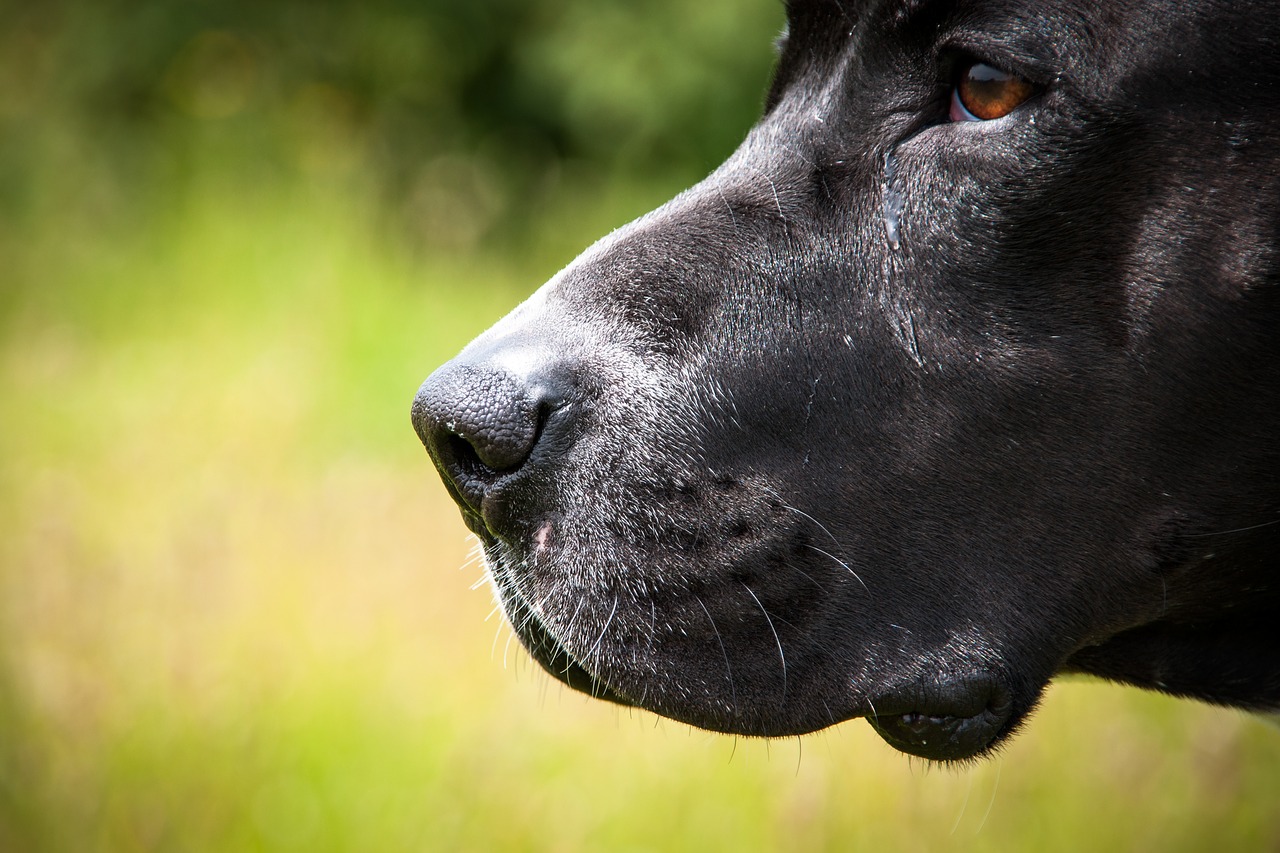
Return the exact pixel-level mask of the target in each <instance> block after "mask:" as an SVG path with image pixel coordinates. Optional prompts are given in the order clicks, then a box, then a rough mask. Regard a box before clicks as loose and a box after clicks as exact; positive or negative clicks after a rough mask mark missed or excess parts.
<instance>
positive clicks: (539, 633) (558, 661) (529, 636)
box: [464, 513, 635, 706]
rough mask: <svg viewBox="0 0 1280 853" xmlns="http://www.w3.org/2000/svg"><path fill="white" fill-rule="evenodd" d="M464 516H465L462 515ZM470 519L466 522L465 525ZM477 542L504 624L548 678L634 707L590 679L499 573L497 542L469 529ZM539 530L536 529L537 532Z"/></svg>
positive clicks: (605, 684)
mask: <svg viewBox="0 0 1280 853" xmlns="http://www.w3.org/2000/svg"><path fill="white" fill-rule="evenodd" d="M464 515H465V513H464ZM471 523H472V519H470V518H469V519H468V524H469V525H470V524H471ZM472 529H473V530H474V531H475V533H476V535H477V536H478V537H479V538H480V542H481V545H482V547H483V548H484V550H485V554H486V555H487V558H488V561H489V577H490V579H491V580H492V582H493V585H494V588H495V591H496V592H497V595H498V597H499V598H500V599H501V601H502V606H503V608H504V610H505V611H506V615H507V622H508V623H509V624H510V625H511V627H512V630H513V631H514V632H515V635H516V637H517V638H518V639H519V640H520V644H521V645H522V646H524V648H525V650H526V651H527V652H528V653H529V656H530V657H532V658H533V659H534V660H535V661H537V663H538V665H539V666H541V667H542V668H543V669H545V670H546V671H547V672H548V673H549V674H550V675H552V676H553V677H554V678H556V679H557V680H559V681H562V682H564V683H565V684H567V685H568V686H569V687H572V688H573V689H574V690H577V691H579V692H582V693H586V694H588V695H590V696H592V697H594V698H596V699H605V700H607V701H610V702H615V703H617V704H619V705H628V706H630V705H634V704H635V703H634V702H632V701H630V700H629V699H627V698H625V697H624V696H622V695H621V694H619V693H618V692H617V691H615V690H614V689H613V688H612V687H610V686H609V685H608V684H607V683H605V682H604V681H602V680H600V679H599V678H597V677H596V676H595V675H593V674H592V673H591V672H590V671H589V670H588V669H587V668H586V667H584V666H583V665H582V664H581V663H579V662H578V660H577V659H576V658H574V657H573V655H571V654H570V653H569V651H568V650H567V649H566V648H565V647H564V645H563V644H562V643H561V642H560V641H559V640H558V639H556V637H555V635H554V634H553V633H552V632H551V630H550V629H549V628H548V627H547V626H546V624H545V623H544V622H543V620H542V617H541V615H539V614H538V613H537V612H536V611H535V610H534V609H533V608H532V607H531V606H530V605H529V603H528V601H526V600H525V598H524V596H523V595H521V593H520V591H519V589H518V588H517V586H516V584H515V583H514V582H513V580H512V579H511V577H510V576H509V575H508V573H507V571H506V570H505V569H503V567H502V566H503V562H502V556H501V555H500V554H498V553H497V549H498V548H499V547H500V546H499V544H498V540H497V538H496V537H495V536H494V535H493V534H492V533H490V532H488V531H487V530H483V529H481V530H476V529H475V528H472ZM541 529H542V528H540V530H541Z"/></svg>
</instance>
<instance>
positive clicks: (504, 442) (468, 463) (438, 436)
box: [412, 359, 572, 529]
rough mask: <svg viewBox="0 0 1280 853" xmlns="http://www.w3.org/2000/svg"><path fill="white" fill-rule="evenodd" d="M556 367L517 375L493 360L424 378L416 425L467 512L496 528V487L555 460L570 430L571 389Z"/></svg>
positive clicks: (462, 363) (454, 365) (455, 365)
mask: <svg viewBox="0 0 1280 853" xmlns="http://www.w3.org/2000/svg"><path fill="white" fill-rule="evenodd" d="M563 377H564V374H563V373H562V372H560V371H556V370H553V369H537V370H525V371H521V372H516V371H513V370H511V369H508V368H507V367H505V366H503V365H502V364H501V363H498V362H497V361H496V360H492V359H488V360H482V361H480V362H478V363H475V362H470V361H466V360H461V359H455V360H454V361H451V362H449V363H447V364H445V365H444V366H442V367H441V368H440V369H438V370H437V371H436V372H435V373H433V374H431V376H429V377H428V378H427V381H426V382H424V383H423V384H422V387H421V388H419V389H418V393H417V396H416V397H415V398H414V401H413V411H412V417H413V424H414V428H415V429H416V430H417V432H418V437H419V438H420V439H422V443H423V444H424V445H425V446H426V448H427V451H428V452H429V453H430V454H431V458H432V460H433V461H434V462H435V464H436V467H437V468H438V469H439V471H440V475H441V477H442V478H443V479H444V482H445V485H446V487H447V488H448V489H449V491H450V493H451V494H452V496H453V498H454V500H456V501H457V502H458V503H459V505H460V506H461V507H462V509H463V511H464V513H465V514H468V515H471V516H473V517H477V518H478V519H483V520H484V522H485V525H486V526H487V527H489V528H490V529H492V528H493V526H494V525H493V521H494V519H493V518H492V517H491V516H494V515H495V514H496V510H497V507H496V506H494V505H493V501H492V497H493V494H494V492H495V491H497V490H498V487H499V486H500V485H501V484H502V483H503V482H504V481H505V480H507V479H510V478H512V477H514V476H515V475H517V474H519V473H520V472H521V471H523V470H524V469H526V468H527V467H530V460H531V459H533V458H535V457H538V458H542V457H552V456H554V455H555V453H556V452H557V448H559V447H561V446H563V442H562V441H561V440H560V438H561V437H562V434H563V433H566V432H567V431H568V421H569V420H570V416H571V413H570V412H569V411H568V410H569V409H571V408H572V407H571V406H569V405H568V404H569V403H570V394H569V390H570V383H569V382H567V381H566V380H565V379H564V378H563Z"/></svg>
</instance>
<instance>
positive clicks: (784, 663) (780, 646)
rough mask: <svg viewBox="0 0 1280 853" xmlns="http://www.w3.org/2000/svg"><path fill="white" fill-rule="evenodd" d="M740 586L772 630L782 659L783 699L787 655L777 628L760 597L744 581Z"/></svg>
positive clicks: (785, 692)
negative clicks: (753, 601)
mask: <svg viewBox="0 0 1280 853" xmlns="http://www.w3.org/2000/svg"><path fill="white" fill-rule="evenodd" d="M739 583H741V581H739ZM742 588H743V589H745V590H746V591H747V593H748V594H749V595H750V596H751V597H752V598H753V599H755V602H756V606H757V607H759V608H760V612H761V613H763V614H764V621H765V622H767V623H769V630H770V631H772V632H773V641H774V642H775V643H777V644H778V657H779V658H780V659H781V660H782V698H783V701H785V700H786V698H787V655H786V653H785V652H783V651H782V638H781V637H779V636H778V629H777V628H775V627H773V619H772V618H771V617H770V616H769V611H768V610H765V609H764V604H762V603H761V602H760V598H759V597H758V596H757V595H756V594H755V593H754V592H753V591H752V590H751V587H749V586H747V585H746V584H745V583H744V584H742Z"/></svg>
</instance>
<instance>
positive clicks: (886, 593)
mask: <svg viewBox="0 0 1280 853" xmlns="http://www.w3.org/2000/svg"><path fill="white" fill-rule="evenodd" d="M788 12H789V26H788V32H787V34H786V35H785V37H784V39H783V41H782V47H781V57H780V60H779V63H778V68H777V72H776V78H775V81H774V83H773V86H772V90H771V92H770V94H769V97H768V101H767V105H766V109H765V114H764V117H763V118H762V119H761V121H760V123H759V124H758V125H757V126H756V127H755V128H754V129H753V130H752V131H751V133H750V135H749V136H748V137H747V139H746V141H745V142H744V143H743V144H742V147H741V148H740V149H739V150H738V151H737V152H736V153H735V154H734V155H733V156H732V157H731V158H730V159H729V160H728V162H726V163H725V164H724V165H723V166H722V167H721V168H719V169H718V170H717V171H716V172H714V173H713V174H712V175H711V176H710V177H708V178H707V179H706V180H705V181H703V182H702V183H701V184H699V185H698V186H696V187H694V188H693V189H691V190H689V191H688V192H686V193H684V194H682V195H680V196H678V197H677V198H675V199H674V200H673V201H671V202H670V203H668V204H667V205H665V206H663V207H662V208H660V209H658V210H656V211H654V212H653V213H651V214H649V215H647V216H645V217H643V218H641V219H640V220H638V221H637V222H634V223H632V224H631V225H629V226H627V227H625V228H623V229H621V230H620V231H618V232H616V233H615V234H613V235H611V236H609V237H607V238H606V239H604V240H602V241H601V242H600V243H598V244H597V245H596V246H595V247H593V248H592V249H590V250H589V251H587V252H586V253H585V254H584V255H583V256H582V257H581V258H579V259H578V260H577V261H575V262H574V263H573V264H572V265H571V266H570V267H569V268H568V269H566V270H565V271H564V272H562V273H561V274H560V275H558V276H556V278H555V279H553V280H552V281H551V282H550V283H548V284H547V285H546V286H545V287H543V288H542V289H541V290H540V291H538V292H537V293H536V294H535V295H534V296H533V297H532V298H531V299H530V300H529V301H528V302H526V303H525V304H524V305H522V306H521V307H519V308H518V309H516V310H515V311H514V312H513V313H512V314H511V315H510V316H508V317H507V318H506V319H505V320H503V321H502V322H500V323H499V324H498V325H496V326H495V327H494V328H493V329H491V330H490V331H489V332H487V333H486V334H484V335H483V336H481V337H480V338H479V339H478V340H476V341H475V342H474V343H472V344H471V345H470V346H468V347H467V348H466V349H465V350H464V351H463V352H462V354H461V355H459V356H458V358H457V359H455V360H454V361H452V362H450V363H449V364H446V365H445V366H444V367H441V368H440V369H439V370H437V371H436V372H435V373H434V374H432V376H431V378H430V379H428V380H427V382H426V383H425V384H424V385H423V387H422V389H421V390H420V391H419V393H418V397H417V399H416V400H415V402H414V409H413V419H414V423H415V425H416V427H417V430H418V433H419V435H420V436H421V437H422V439H423V441H424V442H425V443H426V445H427V447H428V449H429V450H430V452H431V455H432V457H433V459H434V460H435V463H436V465H438V466H439V468H440V470H441V472H442V473H443V475H444V479H445V483H446V485H447V486H448V488H449V490H450V492H451V493H452V495H453V497H454V498H455V499H456V500H457V501H458V503H459V504H460V505H461V507H462V512H463V516H464V517H465V519H466V521H467V524H468V525H469V526H470V527H471V529H472V530H473V531H475V533H476V535H477V536H479V537H480V539H481V541H482V542H483V543H484V548H485V553H486V555H487V558H488V565H489V569H490V571H491V573H492V578H493V582H494V585H495V587H496V588H497V591H498V595H499V597H500V599H501V601H502V605H503V607H504V608H505V611H506V614H507V616H508V618H509V619H510V620H511V622H512V624H513V625H514V626H515V629H516V631H517V632H518V634H519V636H520V637H521V639H522V640H523V641H524V644H525V645H526V647H527V648H528V649H529V651H530V652H531V653H532V655H533V656H534V657H535V658H536V659H537V660H538V661H539V662H540V663H541V664H542V665H543V666H544V667H546V668H547V669H548V670H549V671H550V672H551V673H552V674H553V675H555V676H556V677H557V678H560V679H562V680H563V681H565V682H567V683H568V684H570V685H571V686H573V687H576V688H578V689H581V690H584V691H589V692H591V693H593V694H595V695H597V696H601V697H604V698H608V699H612V700H615V701H618V702H624V703H629V704H633V705H639V706H642V707H645V708H649V709H651V710H653V711H656V712H657V713H659V714H664V715H666V716H669V717H674V718H676V719H679V720H684V721H686V722H689V723H692V724H694V725H697V726H702V727H705V728H709V729H716V730H720V731H726V732H738V733H744V734H757V735H790V734H795V733H799V732H808V731H812V730H814V729H819V728H822V727H824V726H829V725H831V724H833V723H837V722H840V721H842V720H846V719H849V718H851V717H857V716H866V717H868V718H869V719H870V721H871V723H872V725H873V726H875V728H876V730H877V731H878V732H880V734H881V735H883V736H884V737H885V739H886V740H888V741H889V742H890V743H891V744H892V745H894V746H896V747H897V748H899V749H901V750H904V751H906V752H910V753H914V754H916V755H921V756H925V757H928V758H933V759H939V760H947V759H962V758H967V757H970V756H974V755H978V754H981V753H982V752H984V751H986V750H988V749H990V748H991V747H992V746H993V745H994V744H996V743H998V742H999V741H1000V740H1001V739H1002V738H1003V737H1004V736H1006V735H1007V734H1009V733H1010V732H1011V731H1012V730H1013V729H1014V728H1015V727H1016V726H1017V725H1018V723H1019V721H1021V720H1022V719H1023V718H1024V717H1025V716H1026V714H1027V713H1028V712H1029V711H1030V709H1031V708H1032V707H1033V706H1034V705H1035V703H1036V699H1037V697H1038V696H1039V694H1040V692H1041V690H1042V689H1043V688H1044V686H1045V684H1046V683H1047V682H1048V681H1049V679H1050V678H1052V677H1053V675H1054V674H1055V673H1058V672H1064V671H1076V672H1088V673H1095V674H1098V675H1101V676H1104V677H1106V678H1110V679H1115V680H1117V681H1123V682H1128V683H1132V684H1137V685H1141V686H1144V687H1149V688H1154V689H1157V690H1163V691H1166V692H1169V693H1175V694H1180V695H1186V696H1194V697H1199V698H1201V699H1206V700H1209V701H1212V702H1218V703H1224V704H1231V705H1237V706H1241V707H1245V708H1253V709H1277V708H1280V570H1278V569H1277V565H1276V562H1277V540H1278V539H1280V325H1278V324H1277V321H1278V320H1280V257H1278V256H1277V247H1278V246H1280V231H1278V228H1280V53H1278V51H1280V3H1277V2H1264V0H1254V2H1244V0H1148V2H1137V0H1099V2H1094V3H1083V4H1082V3H1078V2H1075V0H1032V2H1019V3H1013V2H1008V0H794V2H792V3H791V4H790V6H789V9H788Z"/></svg>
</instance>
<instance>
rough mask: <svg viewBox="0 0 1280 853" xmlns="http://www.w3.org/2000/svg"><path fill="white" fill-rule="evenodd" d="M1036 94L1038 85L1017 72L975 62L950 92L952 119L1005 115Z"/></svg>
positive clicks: (989, 117)
mask: <svg viewBox="0 0 1280 853" xmlns="http://www.w3.org/2000/svg"><path fill="white" fill-rule="evenodd" d="M1033 94H1035V86H1033V85H1031V84H1030V83H1028V82H1027V81H1026V80H1023V79H1022V78H1021V77H1019V76H1017V75H1016V74H1010V73H1009V72H1007V71H1001V70H1000V69H999V68H995V67H994V66H991V65H987V64H986V63H984V62H975V63H974V64H973V65H970V66H968V67H967V68H965V69H964V70H962V71H961V72H960V77H959V78H958V79H957V80H956V86H955V89H954V90H953V92H952V95H951V120H952V121H990V120H992V119H997V118H1003V117H1004V116H1007V115H1008V114H1009V113H1011V112H1013V110H1014V108H1015V107H1017V106H1018V105H1019V104H1021V103H1022V102H1023V101H1025V100H1026V99H1027V98H1030V97H1031V96H1032V95H1033Z"/></svg>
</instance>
